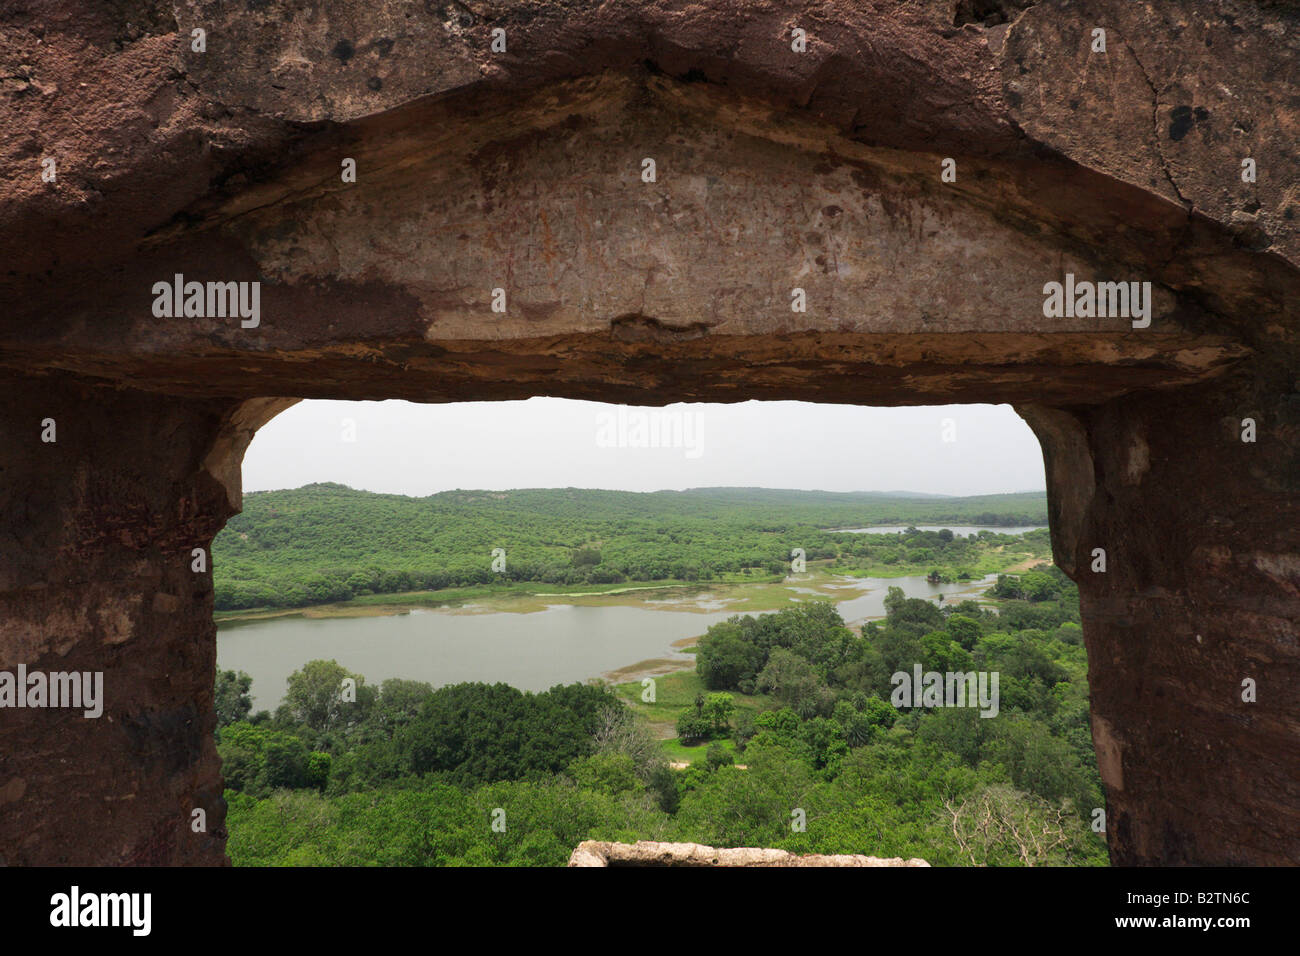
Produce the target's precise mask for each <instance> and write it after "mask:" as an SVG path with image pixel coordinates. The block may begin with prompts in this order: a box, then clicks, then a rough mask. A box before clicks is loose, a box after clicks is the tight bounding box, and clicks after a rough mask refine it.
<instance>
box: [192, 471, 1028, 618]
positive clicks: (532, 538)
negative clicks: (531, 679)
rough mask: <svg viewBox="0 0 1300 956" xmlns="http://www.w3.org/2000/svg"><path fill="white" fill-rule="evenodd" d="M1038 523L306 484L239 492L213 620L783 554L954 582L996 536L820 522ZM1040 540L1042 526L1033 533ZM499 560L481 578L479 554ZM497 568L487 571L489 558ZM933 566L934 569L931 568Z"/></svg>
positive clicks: (828, 502)
mask: <svg viewBox="0 0 1300 956" xmlns="http://www.w3.org/2000/svg"><path fill="white" fill-rule="evenodd" d="M944 523H949V524H974V525H992V526H1002V527H1009V526H1013V525H1042V524H1046V523H1047V502H1046V497H1045V495H1044V494H1043V493H1041V492H1036V493H1024V494H1010V495H986V496H979V497H967V498H945V497H935V496H924V497H922V496H905V495H899V494H888V495H886V494H879V493H834V492H820V491H779V490H767V489H757V488H706V489H695V490H690V491H680V492H677V491H660V492H653V493H636V492H623V491H600V490H590V489H578V488H564V489H526V490H516V491H449V492H443V493H441V494H436V495H430V496H429V497H426V498H409V497H404V496H401V495H385V494H375V493H372V492H367V491H356V490H353V489H351V488H348V487H346V486H344V485H339V484H314V485H308V486H306V487H303V488H298V489H294V490H290V491H266V492H250V493H248V494H246V495H245V496H244V510H243V513H242V514H239V515H236V516H235V517H233V518H231V520H230V521H229V522H228V524H227V525H226V528H225V529H224V530H223V531H222V532H221V533H220V534H219V535H218V536H217V538H216V540H215V541H214V542H213V546H212V552H213V569H214V570H213V573H214V584H215V595H216V596H215V602H216V605H215V606H216V608H217V610H218V611H236V610H246V609H252V608H299V607H307V606H310V605H314V604H326V603H334V602H342V601H352V600H356V599H359V598H360V599H364V598H367V597H369V596H373V595H393V594H400V593H406V592H412V591H438V590H443V589H448V588H457V587H462V588H463V587H472V586H483V585H493V586H504V585H511V584H517V583H520V582H541V583H545V584H547V585H552V586H555V587H573V586H582V585H592V586H597V587H600V586H614V585H620V584H626V583H631V582H697V581H704V582H712V581H730V580H738V579H739V580H744V579H753V577H754V576H761V575H767V576H769V577H770V576H780V575H783V574H785V573H786V572H787V571H788V570H789V567H790V559H791V552H792V550H793V549H795V548H800V549H802V550H803V552H804V554H805V557H806V559H807V560H808V561H822V562H824V563H828V564H829V565H830V569H831V570H834V571H839V572H843V573H854V572H857V573H871V574H875V575H880V576H884V575H896V574H908V573H921V574H924V573H928V572H929V571H930V570H931V568H932V567H933V566H940V567H942V568H951V569H956V570H958V571H960V569H962V568H963V567H964V568H965V569H966V570H967V571H968V572H969V575H970V576H975V575H976V574H977V573H979V574H983V573H989V572H991V571H994V570H1001V569H1002V567H1004V566H1005V565H1002V566H998V565H991V564H989V563H988V561H987V558H988V556H989V555H988V552H989V549H990V546H991V545H993V544H996V539H997V538H998V537H999V536H997V535H991V534H990V533H983V534H982V535H981V536H980V538H979V539H976V540H967V539H964V538H961V537H957V538H956V539H955V540H954V538H953V536H952V534H951V533H948V534H947V535H946V537H940V535H939V533H937V532H923V533H921V534H920V536H913V538H912V539H911V540H909V541H908V542H900V541H898V540H886V539H881V538H879V537H877V536H872V535H852V534H844V533H835V532H834V531H833V530H831V529H842V528H859V527H866V526H871V525H882V524H884V525H894V524H897V525H917V524H931V525H937V524H944ZM1039 538H1040V539H1041V540H1040V541H1039V544H1040V547H1041V546H1043V545H1044V544H1045V542H1046V532H1045V531H1043V532H1041V533H1039ZM495 549H500V552H504V554H500V552H498V554H500V557H501V562H503V567H502V569H501V570H499V571H494V570H493V560H494V550H495ZM498 567H501V563H500V562H499V563H498ZM945 573H946V572H945Z"/></svg>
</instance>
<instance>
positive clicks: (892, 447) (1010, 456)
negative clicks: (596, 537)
mask: <svg viewBox="0 0 1300 956" xmlns="http://www.w3.org/2000/svg"><path fill="white" fill-rule="evenodd" d="M652 445H653V446H657V447H651V446H652ZM314 481H337V482H340V483H342V484H345V485H350V486H351V487H353V488H364V489H367V490H369V491H381V492H390V493H396V494H405V495H416V496H423V495H428V494H433V493H434V492H438V491H447V490H449V489H454V488H484V489H505V488H555V487H558V488H565V487H577V488H616V489H622V490H627V491H657V490H659V489H665V488H671V489H682V488H701V487H709V486H718V485H722V486H739V487H764V488H808V489H820V490H824V491H921V492H928V493H931V494H946V495H978V494H995V493H998V492H1005V491H1036V490H1041V489H1042V488H1043V487H1044V486H1045V485H1044V477H1043V457H1042V451H1041V450H1040V448H1039V445H1038V440H1037V439H1036V438H1035V437H1034V435H1033V433H1032V432H1031V431H1030V430H1029V426H1028V425H1026V424H1025V423H1024V421H1023V420H1022V419H1021V418H1020V417H1019V416H1018V415H1016V413H1015V412H1014V411H1012V409H1011V407H1010V406H1008V405H952V406H942V407H937V406H928V407H913V408H863V407H859V406H854V405H814V404H809V403H805V402H744V403H740V404H735V405H713V404H710V405H704V404H696V405H670V406H668V407H667V408H664V409H659V408H624V409H623V410H622V412H621V413H620V410H619V407H618V406H613V405H602V404H599V403H596V402H578V401H571V400H568V399H559V398H532V399H529V400H527V401H515V402H467V403H463V404H454V405H416V404H412V403H410V402H397V401H390V402H337V401H305V402H301V403H299V404H298V405H295V406H294V407H292V408H290V409H289V410H288V411H285V412H283V413H281V414H280V415H279V416H278V417H277V418H275V419H274V420H272V421H271V422H269V423H268V424H267V425H265V426H264V427H263V428H262V429H261V431H259V432H258V433H257V436H256V437H255V438H254V439H253V443H252V445H251V446H249V449H248V453H247V455H246V456H245V458H244V488H245V489H246V490H248V491H261V490H265V489H270V488H297V487H299V486H300V485H305V484H309V483H311V482H314Z"/></svg>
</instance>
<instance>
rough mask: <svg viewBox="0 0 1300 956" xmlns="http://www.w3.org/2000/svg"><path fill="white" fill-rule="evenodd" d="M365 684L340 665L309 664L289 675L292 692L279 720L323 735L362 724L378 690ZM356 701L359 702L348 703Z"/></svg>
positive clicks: (314, 662) (281, 707) (285, 699)
mask: <svg viewBox="0 0 1300 956" xmlns="http://www.w3.org/2000/svg"><path fill="white" fill-rule="evenodd" d="M365 680H366V679H365V678H364V677H362V676H361V675H360V674H354V673H352V672H351V671H349V670H346V669H345V668H343V667H342V666H340V664H339V663H338V661H308V662H307V663H306V664H304V665H303V668H302V670H300V671H294V672H293V673H292V674H290V675H289V678H288V685H289V689H288V692H287V693H286V694H285V695H284V703H282V704H281V705H280V708H279V710H278V711H277V713H276V716H277V718H283V719H284V720H287V721H289V722H292V723H295V724H306V725H307V726H308V727H310V728H311V729H312V730H316V731H320V732H325V731H329V730H339V729H344V728H347V727H349V726H352V725H355V724H358V723H360V722H361V721H362V720H363V719H364V718H365V717H366V715H367V714H368V713H369V710H370V707H371V705H372V704H373V703H374V700H375V697H376V696H377V694H376V691H375V688H373V687H367V686H366V684H365ZM345 681H352V682H353V683H352V684H345V683H344V682H345ZM353 691H355V694H353ZM352 697H355V699H346V698H352Z"/></svg>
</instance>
